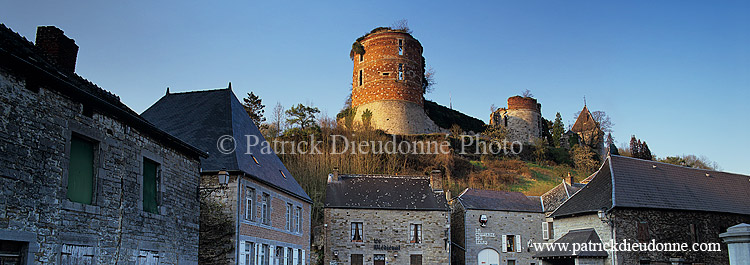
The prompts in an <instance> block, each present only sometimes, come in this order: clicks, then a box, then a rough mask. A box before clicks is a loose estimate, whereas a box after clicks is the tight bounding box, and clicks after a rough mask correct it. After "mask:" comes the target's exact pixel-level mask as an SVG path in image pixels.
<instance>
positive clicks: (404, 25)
mask: <svg viewBox="0 0 750 265" xmlns="http://www.w3.org/2000/svg"><path fill="white" fill-rule="evenodd" d="M391 29H394V30H399V31H403V32H406V33H409V34H411V29H409V20H407V19H399V20H397V21H396V22H393V24H391Z"/></svg>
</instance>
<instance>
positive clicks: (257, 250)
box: [255, 243, 260, 265]
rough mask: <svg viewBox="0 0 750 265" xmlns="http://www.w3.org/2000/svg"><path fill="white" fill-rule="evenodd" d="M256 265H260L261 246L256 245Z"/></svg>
mask: <svg viewBox="0 0 750 265" xmlns="http://www.w3.org/2000/svg"><path fill="white" fill-rule="evenodd" d="M255 265H260V244H258V243H255Z"/></svg>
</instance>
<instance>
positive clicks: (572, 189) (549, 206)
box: [541, 180, 586, 212]
mask: <svg viewBox="0 0 750 265" xmlns="http://www.w3.org/2000/svg"><path fill="white" fill-rule="evenodd" d="M585 186H586V185H585V184H581V183H573V185H569V184H568V183H567V182H565V180H563V181H562V183H560V184H558V185H557V186H555V187H554V188H552V189H550V190H549V191H547V192H545V193H544V194H542V196H541V200H542V204H543V207H544V209H543V210H544V211H545V212H551V211H554V210H555V209H557V208H558V207H560V205H562V204H563V203H564V202H565V201H566V200H568V199H569V198H570V197H571V196H573V194H575V193H576V192H578V191H579V190H580V189H582V188H583V187H585Z"/></svg>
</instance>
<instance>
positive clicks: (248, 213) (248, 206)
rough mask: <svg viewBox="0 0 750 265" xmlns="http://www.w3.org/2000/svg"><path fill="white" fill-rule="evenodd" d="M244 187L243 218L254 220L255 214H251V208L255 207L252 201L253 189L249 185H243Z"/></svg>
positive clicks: (253, 196) (253, 198)
mask: <svg viewBox="0 0 750 265" xmlns="http://www.w3.org/2000/svg"><path fill="white" fill-rule="evenodd" d="M245 189H246V190H245V220H248V221H250V222H254V221H255V218H254V217H255V215H253V212H254V211H253V208H255V205H254V204H253V202H254V201H255V189H253V188H252V187H249V186H247V187H245Z"/></svg>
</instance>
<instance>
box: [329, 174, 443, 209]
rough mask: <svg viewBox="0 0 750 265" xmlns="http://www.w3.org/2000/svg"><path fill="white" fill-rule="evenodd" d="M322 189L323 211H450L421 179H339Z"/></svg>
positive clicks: (377, 176) (383, 176) (394, 177)
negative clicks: (323, 194)
mask: <svg viewBox="0 0 750 265" xmlns="http://www.w3.org/2000/svg"><path fill="white" fill-rule="evenodd" d="M339 178H340V179H339V180H338V181H329V182H328V184H327V185H326V199H325V204H324V207H325V208H347V209H383V210H423V211H450V208H448V202H447V201H446V199H445V194H444V193H436V192H434V191H432V188H431V187H430V179H429V178H427V177H422V176H387V175H340V176H339Z"/></svg>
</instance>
